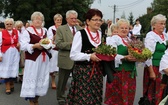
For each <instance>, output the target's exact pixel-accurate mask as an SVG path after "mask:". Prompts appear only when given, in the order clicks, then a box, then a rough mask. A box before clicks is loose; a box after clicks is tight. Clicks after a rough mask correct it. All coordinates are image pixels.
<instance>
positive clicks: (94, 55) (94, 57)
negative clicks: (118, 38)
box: [90, 53, 101, 62]
mask: <svg viewBox="0 0 168 105" xmlns="http://www.w3.org/2000/svg"><path fill="white" fill-rule="evenodd" d="M90 59H91V60H92V61H95V62H99V61H101V59H99V58H98V57H97V56H96V53H92V54H91V55H90Z"/></svg>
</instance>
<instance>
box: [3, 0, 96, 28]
mask: <svg viewBox="0 0 168 105" xmlns="http://www.w3.org/2000/svg"><path fill="white" fill-rule="evenodd" d="M93 1H94V0H83V1H82V2H81V1H80V0H0V9H1V11H0V14H1V16H3V17H4V18H6V17H12V18H14V20H22V21H27V20H30V16H31V14H32V13H33V12H34V11H40V12H42V13H43V14H44V17H45V26H46V27H49V26H50V25H52V24H54V23H53V16H54V15H55V14H56V13H60V14H61V15H62V16H63V17H64V20H63V24H64V23H66V22H65V14H66V12H67V11H68V10H71V9H74V10H76V11H77V12H78V18H79V19H80V20H82V21H84V14H85V13H86V12H87V10H88V9H89V8H90V6H91V4H92V3H93Z"/></svg>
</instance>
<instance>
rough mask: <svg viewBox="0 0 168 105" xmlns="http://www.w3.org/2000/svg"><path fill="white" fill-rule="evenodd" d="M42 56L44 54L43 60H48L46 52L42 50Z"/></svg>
mask: <svg viewBox="0 0 168 105" xmlns="http://www.w3.org/2000/svg"><path fill="white" fill-rule="evenodd" d="M42 56H43V62H45V60H46V53H45V52H44V51H43V52H42Z"/></svg>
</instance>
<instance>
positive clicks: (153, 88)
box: [143, 66, 163, 105]
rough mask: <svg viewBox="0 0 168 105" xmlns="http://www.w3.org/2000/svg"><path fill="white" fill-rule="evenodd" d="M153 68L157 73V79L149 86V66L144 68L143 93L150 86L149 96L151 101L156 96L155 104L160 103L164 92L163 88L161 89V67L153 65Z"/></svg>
mask: <svg viewBox="0 0 168 105" xmlns="http://www.w3.org/2000/svg"><path fill="white" fill-rule="evenodd" d="M153 70H154V72H155V75H156V80H155V81H154V80H153V81H152V82H151V84H150V86H149V87H148V83H149V80H150V77H149V71H148V68H147V67H146V68H145V69H144V80H143V94H144V93H145V92H146V90H147V88H148V98H149V100H150V101H152V97H154V98H155V101H154V103H155V105H158V104H159V102H160V101H161V98H162V92H163V90H162V89H161V73H160V72H159V67H157V66H153Z"/></svg>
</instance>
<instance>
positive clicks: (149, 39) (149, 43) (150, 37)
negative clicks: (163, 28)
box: [144, 31, 168, 66]
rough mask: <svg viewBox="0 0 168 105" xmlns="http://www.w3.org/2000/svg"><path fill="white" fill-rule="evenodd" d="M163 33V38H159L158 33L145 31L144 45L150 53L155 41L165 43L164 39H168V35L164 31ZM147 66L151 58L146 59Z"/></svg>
mask: <svg viewBox="0 0 168 105" xmlns="http://www.w3.org/2000/svg"><path fill="white" fill-rule="evenodd" d="M163 35H164V38H165V39H164V40H162V39H161V38H160V36H159V35H157V34H156V33H155V32H153V31H150V32H148V33H147V35H146V38H145V43H144V44H145V47H146V48H148V49H149V50H150V51H151V52H152V54H153V53H154V51H155V47H156V43H157V42H159V43H160V44H162V43H164V44H165V45H166V40H168V35H167V34H166V33H163ZM145 63H146V65H147V66H150V65H152V58H151V59H148V60H147V61H146V62H145Z"/></svg>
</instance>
